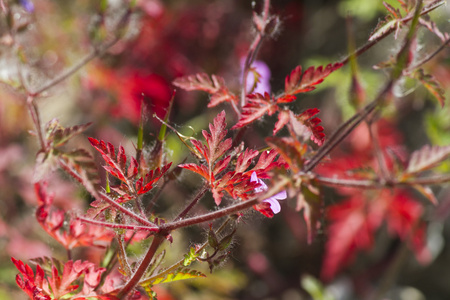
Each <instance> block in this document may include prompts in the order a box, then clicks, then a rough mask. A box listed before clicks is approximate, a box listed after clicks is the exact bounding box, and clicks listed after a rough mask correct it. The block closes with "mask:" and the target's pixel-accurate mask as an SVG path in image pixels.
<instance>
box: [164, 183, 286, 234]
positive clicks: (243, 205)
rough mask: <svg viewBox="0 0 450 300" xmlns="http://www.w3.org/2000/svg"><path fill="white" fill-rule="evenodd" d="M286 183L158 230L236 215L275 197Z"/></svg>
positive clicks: (166, 224)
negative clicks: (251, 197)
mask: <svg viewBox="0 0 450 300" xmlns="http://www.w3.org/2000/svg"><path fill="white" fill-rule="evenodd" d="M287 183H288V179H285V180H280V181H278V182H276V183H275V185H274V186H272V187H271V189H269V190H268V191H267V192H266V193H264V194H262V195H259V196H258V198H254V199H252V200H247V201H242V202H240V203H237V204H234V205H230V206H228V207H225V208H222V209H219V210H216V211H213V212H210V213H207V214H204V215H200V216H196V217H192V218H188V219H184V220H180V221H177V222H170V223H165V224H161V225H160V228H161V230H162V231H165V232H170V231H172V230H175V229H178V228H182V227H187V226H192V225H195V224H200V223H203V222H208V221H211V220H215V219H219V218H222V217H225V216H228V215H231V214H234V213H237V212H239V211H242V210H245V209H248V208H250V207H252V206H253V205H256V204H258V203H260V202H261V201H263V200H264V199H267V198H269V197H270V196H273V195H275V194H276V193H278V192H280V191H281V190H282V189H283V188H284V186H286V184H287Z"/></svg>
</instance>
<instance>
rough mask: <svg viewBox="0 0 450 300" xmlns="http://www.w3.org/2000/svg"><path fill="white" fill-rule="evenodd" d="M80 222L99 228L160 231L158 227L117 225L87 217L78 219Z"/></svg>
mask: <svg viewBox="0 0 450 300" xmlns="http://www.w3.org/2000/svg"><path fill="white" fill-rule="evenodd" d="M77 219H78V220H80V221H82V222H85V223H89V224H92V225H97V226H103V227H108V228H119V229H128V230H145V231H150V232H157V231H159V228H158V227H148V226H140V225H125V224H116V223H109V222H102V221H97V220H92V219H88V218H85V217H77Z"/></svg>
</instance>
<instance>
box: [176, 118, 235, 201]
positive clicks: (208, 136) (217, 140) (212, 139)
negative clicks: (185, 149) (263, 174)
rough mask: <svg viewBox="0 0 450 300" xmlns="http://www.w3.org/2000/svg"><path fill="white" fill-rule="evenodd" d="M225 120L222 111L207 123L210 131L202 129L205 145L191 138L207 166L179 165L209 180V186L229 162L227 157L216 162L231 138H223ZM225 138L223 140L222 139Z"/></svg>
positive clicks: (212, 186) (218, 198)
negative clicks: (211, 122) (211, 121)
mask: <svg viewBox="0 0 450 300" xmlns="http://www.w3.org/2000/svg"><path fill="white" fill-rule="evenodd" d="M226 126H227V124H226V122H225V111H222V112H221V113H219V114H218V115H217V117H216V118H214V121H213V124H209V130H210V132H207V131H206V130H203V131H202V133H203V136H204V138H205V140H206V145H205V144H203V143H201V142H200V141H198V140H194V139H192V140H191V143H192V145H193V146H194V147H195V148H196V149H197V150H198V152H199V154H200V155H201V156H202V157H203V158H204V159H205V161H206V163H207V166H204V165H197V164H193V163H189V164H181V165H179V167H181V168H184V169H188V170H190V171H192V172H195V173H197V174H199V175H201V176H202V177H204V178H205V179H206V180H208V181H209V183H210V185H211V188H214V186H215V175H216V174H217V173H218V172H220V171H222V170H223V169H224V168H226V166H227V165H228V163H229V161H230V160H229V158H225V159H224V160H221V161H219V162H217V160H218V159H219V158H221V157H222V156H223V155H224V154H225V153H226V152H227V151H228V150H229V149H230V148H231V143H232V140H231V138H228V139H225V137H226V135H227V130H226ZM224 139H225V140H224ZM215 201H216V204H217V205H219V204H220V202H221V197H220V196H219V195H216V197H215Z"/></svg>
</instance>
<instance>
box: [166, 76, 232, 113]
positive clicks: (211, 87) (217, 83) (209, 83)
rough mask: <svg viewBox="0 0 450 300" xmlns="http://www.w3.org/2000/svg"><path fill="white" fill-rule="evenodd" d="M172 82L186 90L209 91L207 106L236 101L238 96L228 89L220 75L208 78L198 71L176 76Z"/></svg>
mask: <svg viewBox="0 0 450 300" xmlns="http://www.w3.org/2000/svg"><path fill="white" fill-rule="evenodd" d="M211 79H212V80H211ZM173 84H174V85H175V86H177V87H180V88H182V89H184V90H186V91H196V90H201V91H205V92H208V93H210V94H211V101H210V102H209V104H208V107H214V106H216V105H218V104H219V103H222V102H234V103H237V101H238V98H237V97H236V96H235V95H234V94H233V93H231V92H230V91H229V90H228V88H227V87H226V84H225V80H224V79H223V78H222V77H220V76H216V75H212V76H211V78H209V76H208V75H207V74H205V73H199V74H195V75H189V76H184V77H180V78H177V79H175V80H174V81H173Z"/></svg>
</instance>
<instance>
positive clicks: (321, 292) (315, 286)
mask: <svg viewBox="0 0 450 300" xmlns="http://www.w3.org/2000/svg"><path fill="white" fill-rule="evenodd" d="M301 285H302V288H303V289H305V291H307V292H308V294H310V295H311V297H312V298H313V299H314V300H333V299H334V297H333V296H332V295H330V294H329V293H328V292H327V291H326V290H325V288H324V286H323V285H322V283H321V282H320V281H319V280H317V279H316V278H314V277H313V276H311V275H305V276H303V277H302V280H301Z"/></svg>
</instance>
